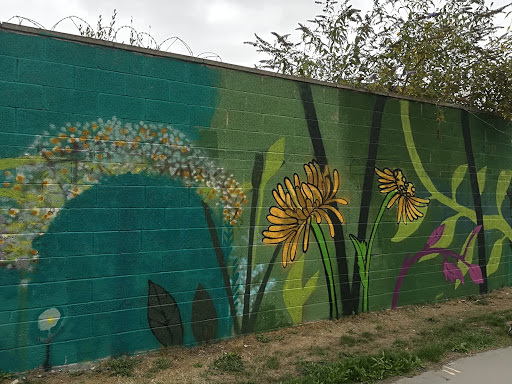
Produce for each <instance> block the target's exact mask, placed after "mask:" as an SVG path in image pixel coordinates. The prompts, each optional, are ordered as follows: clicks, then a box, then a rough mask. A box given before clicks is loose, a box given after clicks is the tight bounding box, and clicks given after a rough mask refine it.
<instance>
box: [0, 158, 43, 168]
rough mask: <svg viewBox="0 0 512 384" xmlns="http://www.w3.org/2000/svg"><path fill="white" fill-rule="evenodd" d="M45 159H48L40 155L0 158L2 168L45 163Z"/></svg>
mask: <svg viewBox="0 0 512 384" xmlns="http://www.w3.org/2000/svg"><path fill="white" fill-rule="evenodd" d="M45 161H46V160H45V159H44V158H42V157H40V156H34V157H28V156H27V157H15V158H7V159H0V170H2V171H3V170H6V169H15V168H18V167H23V166H25V165H33V164H39V163H44V162H45Z"/></svg>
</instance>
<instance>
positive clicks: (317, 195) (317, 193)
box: [309, 185, 324, 206]
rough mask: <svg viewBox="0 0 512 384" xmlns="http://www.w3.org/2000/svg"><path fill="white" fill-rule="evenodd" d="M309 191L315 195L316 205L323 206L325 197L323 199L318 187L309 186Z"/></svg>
mask: <svg viewBox="0 0 512 384" xmlns="http://www.w3.org/2000/svg"><path fill="white" fill-rule="evenodd" d="M309 189H310V190H311V193H312V194H313V201H314V204H315V205H316V206H319V205H321V204H322V202H323V201H324V199H323V197H322V194H321V193H320V191H319V190H318V188H317V187H315V186H314V185H309Z"/></svg>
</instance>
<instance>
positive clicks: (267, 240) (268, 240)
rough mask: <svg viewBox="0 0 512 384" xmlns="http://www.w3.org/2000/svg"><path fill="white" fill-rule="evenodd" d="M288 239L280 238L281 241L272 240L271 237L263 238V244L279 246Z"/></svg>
mask: <svg viewBox="0 0 512 384" xmlns="http://www.w3.org/2000/svg"><path fill="white" fill-rule="evenodd" d="M284 240H286V238H279V239H271V238H269V237H264V238H263V244H272V245H273V244H279V243H282V242H283V241H284Z"/></svg>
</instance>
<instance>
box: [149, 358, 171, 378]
mask: <svg viewBox="0 0 512 384" xmlns="http://www.w3.org/2000/svg"><path fill="white" fill-rule="evenodd" d="M169 368H171V362H170V360H169V359H166V358H164V357H161V358H159V359H156V360H155V361H153V363H152V364H151V368H149V369H148V370H147V371H146V373H145V374H144V376H146V377H153V376H155V374H156V373H158V372H160V371H164V370H166V369H169Z"/></svg>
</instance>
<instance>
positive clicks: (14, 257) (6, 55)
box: [0, 29, 512, 371]
mask: <svg viewBox="0 0 512 384" xmlns="http://www.w3.org/2000/svg"><path fill="white" fill-rule="evenodd" d="M0 47H1V48H2V49H1V51H0V122H1V124H0V139H1V140H0V168H1V171H2V175H3V176H2V177H3V180H2V185H3V187H2V189H1V190H0V209H1V215H0V220H1V221H0V225H1V236H2V238H1V241H2V243H1V244H0V302H1V306H0V369H2V370H4V371H20V370H26V369H31V368H35V367H38V366H41V365H45V364H46V365H47V366H56V365H62V364H67V363H74V362H79V361H87V360H93V359H98V358H102V357H106V356H117V355H120V354H123V353H135V352H139V351H146V350H152V349H156V348H159V346H161V345H162V344H164V345H165V344H166V343H170V344H184V345H196V344H199V343H201V342H205V341H209V340H212V339H221V338H227V337H231V336H236V335H237V334H240V333H248V332H255V331H260V330H266V329H272V328H277V327H283V326H288V325H292V324H294V323H299V322H302V321H312V320H317V319H326V318H335V317H339V316H343V315H348V314H351V313H357V312H362V311H367V310H372V311H373V310H380V309H385V308H390V307H394V306H396V305H406V304H413V303H422V302H431V301H438V300H444V299H446V298H450V297H456V296H464V295H471V294H476V293H479V292H486V291H489V290H492V289H496V288H499V287H501V286H505V285H507V286H508V285H511V271H510V256H511V247H510V241H511V240H512V229H511V220H512V219H511V215H512V209H511V206H512V200H511V197H512V191H511V189H510V181H511V179H512V158H511V157H510V145H511V141H510V137H509V135H507V134H505V133H504V132H506V130H507V127H509V125H510V123H509V122H506V121H503V120H500V119H499V118H497V117H491V116H487V115H478V114H473V113H471V112H464V111H461V110H458V109H454V108H437V107H435V106H433V105H429V104H425V103H420V102H412V101H411V102H409V101H405V100H399V99H395V98H391V97H385V96H377V95H372V94H366V93H360V92H356V91H351V90H344V89H338V88H335V87H330V86H327V85H313V84H307V83H301V82H299V81H294V80H287V79H282V78H278V77H274V76H269V75H264V74H256V73H246V72H243V71H239V70H233V69H229V68H224V67H222V66H219V67H212V66H207V65H204V64H200V63H194V62H187V61H182V60H177V59H173V58H164V57H157V56H151V55H147V54H141V53H137V52H130V51H125V50H122V49H118V48H108V47H103V46H98V45H93V44H83V43H76V42H72V41H66V40H65V39H56V38H52V37H48V36H43V35H38V34H37V33H35V34H21V33H16V32H13V31H8V30H5V29H1V30H0ZM439 113H442V114H443V118H442V119H439V118H438V116H439ZM113 117H115V118H116V120H114V119H113ZM100 119H102V120H101V121H103V122H100ZM80 124H81V125H80ZM86 124H89V125H87V126H86ZM144 124H147V125H144ZM151 124H153V125H151ZM94 127H96V128H94ZM144 127H145V128H144ZM96 129H97V130H96ZM108 129H110V131H109V130H108ZM140 129H142V130H140ZM102 130H103V131H102ZM125 130H126V132H125ZM85 131H87V132H85ZM100 131H102V132H101V135H106V137H105V138H103V137H102V136H101V135H100V136H101V137H99V138H95V135H97V134H100ZM143 131H144V132H143ZM123 132H125V133H123ZM62 134H66V138H65V139H64V138H60V139H59V137H60V136H59V135H62ZM72 135H74V136H72ZM136 135H139V136H137V137H139V139H136V138H135V137H136ZM125 137H126V138H125ZM140 137H142V139H140ZM75 140H76V142H75ZM50 143H52V145H53V144H55V145H56V148H57V147H59V146H60V147H59V148H60V149H58V150H55V149H52V148H51V147H49V146H48V145H49V144H50ZM66 143H69V144H66ZM134 143H138V144H137V145H134ZM173 143H176V144H173ZM139 145H140V146H139ZM173 145H175V147H172V146H173ZM66 146H68V147H69V148H70V149H69V152H66V149H65V147H66ZM46 147H48V148H46ZM173 148H174V149H173ZM48 151H53V152H52V153H51V154H48V153H49V152H48ZM68 154H69V156H68ZM98 155H101V156H100V157H98ZM48 156H50V157H48ZM88 156H89V157H88ZM155 156H156V157H155ZM162 156H163V157H162ZM305 165H306V169H305V168H304V166H305ZM308 167H309V168H308ZM375 168H378V169H379V170H380V171H381V172H384V170H385V169H389V171H390V172H391V174H393V171H394V170H401V172H402V173H403V175H405V177H406V178H407V182H409V183H411V185H412V184H414V187H415V192H414V193H415V197H417V198H418V199H422V201H425V203H424V204H420V203H419V201H420V200H417V203H414V202H412V201H413V200H411V199H410V196H409V197H407V196H406V195H405V192H403V193H404V194H403V195H402V194H401V193H402V192H397V191H398V189H396V188H395V190H394V191H392V192H393V193H397V194H398V195H400V196H401V199H402V196H403V199H402V200H401V201H402V202H407V201H408V202H409V203H410V204H413V205H414V206H415V207H416V208H415V209H418V210H419V211H420V212H421V214H422V215H424V217H422V218H419V217H415V218H412V217H407V219H406V220H405V221H407V224H405V223H403V222H402V223H400V224H398V223H397V212H398V211H399V210H400V209H401V208H400V207H399V204H400V203H399V202H398V200H397V201H396V203H395V204H393V206H391V207H389V208H386V207H385V206H384V208H383V216H382V219H381V220H380V221H378V220H377V226H378V227H377V228H378V229H377V230H376V231H375V236H374V241H373V243H372V244H373V247H372V248H371V250H370V251H368V252H366V253H365V252H363V253H358V251H357V250H356V249H355V248H354V246H353V243H352V242H353V241H354V240H353V239H357V241H358V242H360V243H363V242H364V243H365V244H368V243H369V239H370V238H371V237H372V235H371V232H372V228H373V225H374V224H375V223H376V217H377V215H378V212H379V210H380V209H381V207H382V206H381V204H382V202H383V199H384V198H385V194H382V193H380V192H379V184H381V185H382V184H383V181H381V180H379V177H380V178H382V176H378V175H377V174H376V173H375ZM64 169H65V172H64V171H63V170H64ZM308 169H309V170H313V172H315V171H314V169H316V170H318V174H317V179H315V180H313V179H311V180H308V178H307V174H306V173H305V170H308ZM335 170H336V171H335ZM294 174H296V175H297V177H298V178H299V179H300V181H301V182H306V183H308V184H309V185H316V186H317V187H318V186H319V181H318V180H319V179H322V180H327V179H329V183H330V187H325V186H324V188H323V189H322V188H320V187H319V191H320V192H319V193H320V199H319V200H318V199H317V200H316V202H314V203H312V204H313V206H314V207H313V208H312V211H311V212H309V213H308V211H307V210H305V211H304V212H306V216H307V217H313V218H314V219H313V220H311V221H307V222H306V219H304V220H303V221H301V220H302V219H298V221H295V222H294V224H292V225H291V226H290V227H287V225H289V224H286V223H285V222H279V223H278V224H276V223H275V222H274V223H273V224H274V227H272V224H271V223H270V222H269V220H270V221H272V220H276V219H273V218H272V217H267V215H268V214H269V213H270V214H271V215H274V217H277V216H275V215H276V214H278V213H276V210H275V209H274V210H271V207H278V205H279V203H278V201H277V199H276V197H275V196H274V195H273V190H278V185H279V184H280V185H281V186H283V188H284V189H283V193H288V194H290V193H291V192H292V191H295V193H297V194H299V195H300V194H303V195H304V196H306V195H307V193H306V192H304V189H301V185H300V184H298V189H297V190H294V189H293V188H289V187H287V186H286V183H285V180H286V178H289V179H290V180H291V183H293V182H294ZM84 175H85V176H86V175H90V176H91V177H90V178H89V179H87V178H86V177H85V176H84ZM82 176H83V177H82ZM390 177H391V179H393V180H394V181H393V183H395V184H393V185H395V186H396V185H398V184H397V183H398V181H397V180H398V179H396V177H395V176H390ZM336 178H339V181H340V183H339V188H337V189H335V188H334V187H333V184H334V182H335V180H336ZM45 180H50V181H49V182H48V183H46V181H45ZM75 189H76V190H75ZM39 191H40V192H39ZM64 191H67V192H65V193H64ZM331 192H332V196H330V198H331V200H332V199H334V200H332V201H331V200H329V196H328V195H329V194H330V193H331ZM66 193H67V195H66ZM61 195H62V196H66V197H65V198H62V196H61ZM398 195H397V196H398ZM59 196H61V197H59ZM290 196H291V195H290ZM476 196H477V197H476ZM390 197H391V196H390ZM38 199H39V200H38ZM32 200H34V202H33V203H32ZM30 204H32V205H30ZM287 204H288V206H289V208H290V209H289V210H284V209H283V210H282V213H281V214H282V215H284V216H286V217H287V218H290V217H292V216H293V214H297V212H299V210H300V211H301V212H302V208H304V207H305V206H306V205H307V204H306V203H304V204H302V206H301V207H300V208H298V207H297V204H295V203H293V202H292V200H290V201H289V202H288V203H287ZM294 204H295V205H294ZM404 204H405V203H404ZM327 205H330V206H331V207H332V208H333V209H330V208H327ZM32 206H33V207H35V208H33V207H32ZM404 209H405V208H404ZM334 210H336V211H338V212H339V214H340V215H341V216H342V218H343V224H340V223H339V217H338V216H332V215H335V213H333V211H334ZM292 211H293V212H292ZM320 211H323V212H325V214H323V213H322V214H320V213H319V215H320V216H318V217H320V219H321V220H320V224H319V226H318V228H317V229H315V227H314V223H313V221H316V220H317V217H316V216H314V213H312V212H320ZM273 212H274V213H273ZM294 212H295V213H294ZM328 212H331V213H330V214H331V216H329V218H327V216H328ZM404 212H406V211H405V210H404ZM308 215H311V216H308ZM336 220H338V221H336ZM330 221H331V222H333V225H330V224H329V223H330ZM297 223H298V224H297ZM300 223H303V224H304V225H303V226H302V227H301V228H302V229H299V224H300ZM439 228H441V229H442V233H440V232H439ZM306 229H307V232H308V233H309V240H306V241H304V234H305V233H304V232H306ZM436 229H438V232H437V233H438V235H434V233H436ZM476 229H478V230H476ZM315 230H317V231H320V232H322V233H323V236H324V240H322V239H320V238H319V237H318V236H315V235H318V234H319V232H314V231H315ZM331 230H332V231H333V232H334V236H331ZM474 230H476V232H475V233H474V237H470V235H471V233H472V232H473V231H474ZM290 231H291V232H290ZM279 233H280V234H281V241H274V243H273V244H269V243H271V242H272V241H271V240H269V239H272V238H276V237H279V235H278V234H279ZM290 234H292V235H295V234H297V236H296V237H295V236H292V237H293V240H292V238H291V237H290ZM436 236H437V237H436ZM434 238H435V239H434ZM434 240H436V241H434ZM287 242H288V243H289V244H297V248H296V249H295V250H294V251H293V252H291V253H283V245H286V243H287ZM304 242H306V243H308V249H307V250H306V251H304V249H303V245H304ZM13 244H14V245H13ZM428 244H431V245H432V246H435V247H437V248H439V249H440V251H439V252H438V253H437V254H436V253H430V254H428V255H425V257H421V260H420V259H418V260H416V262H414V263H412V264H411V265H406V263H405V261H406V260H408V259H406V257H412V256H414V255H420V256H421V254H420V253H421V252H422V250H423V251H424V250H425V249H426V248H425V247H426V246H427V245H428ZM323 246H324V248H322V247H323ZM466 246H467V248H468V250H467V251H466V253H464V249H465V248H466ZM443 252H444V253H443ZM447 252H452V254H449V253H447ZM408 255H409V256H408ZM443 255H448V256H446V257H445V256H443ZM454 255H455V256H454ZM461 255H464V257H463V258H462V260H463V261H464V262H461V261H460V259H457V257H459V258H460V257H461ZM479 258H480V259H479ZM404 260H405V261H404ZM358 261H359V262H360V263H370V261H371V269H370V272H369V273H368V276H367V277H368V283H364V282H361V281H364V280H365V275H364V273H363V274H361V273H359V272H358V267H360V266H363V264H360V263H358ZM445 262H446V263H445ZM450 263H451V264H450ZM464 263H466V264H464ZM284 264H286V267H283V265H284ZM326 266H330V272H329V271H328V270H327V269H326ZM452 266H453V267H452ZM468 266H469V268H468ZM363 269H364V266H363ZM404 271H405V272H406V274H404V275H403V276H402V277H403V279H402V281H401V283H400V284H401V285H399V284H398V282H400V276H401V273H402V272H404ZM478 271H480V275H478V273H479V272H478ZM462 279H464V282H465V284H461V280H462ZM149 282H152V283H149ZM151 284H156V285H157V286H155V285H151ZM158 287H160V288H158ZM397 287H398V290H397ZM48 310H50V312H48ZM178 312H179V317H177V316H176V314H177V313H178ZM50 314H51V315H50ZM55 314H58V315H57V317H55ZM163 314H165V316H164V315H163ZM156 324H159V325H156ZM48 328H49V330H48ZM169 337H173V338H174V339H173V340H174V341H172V342H170V341H169V340H170V339H169ZM47 344H49V345H50V351H51V353H50V355H49V356H48V354H47Z"/></svg>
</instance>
